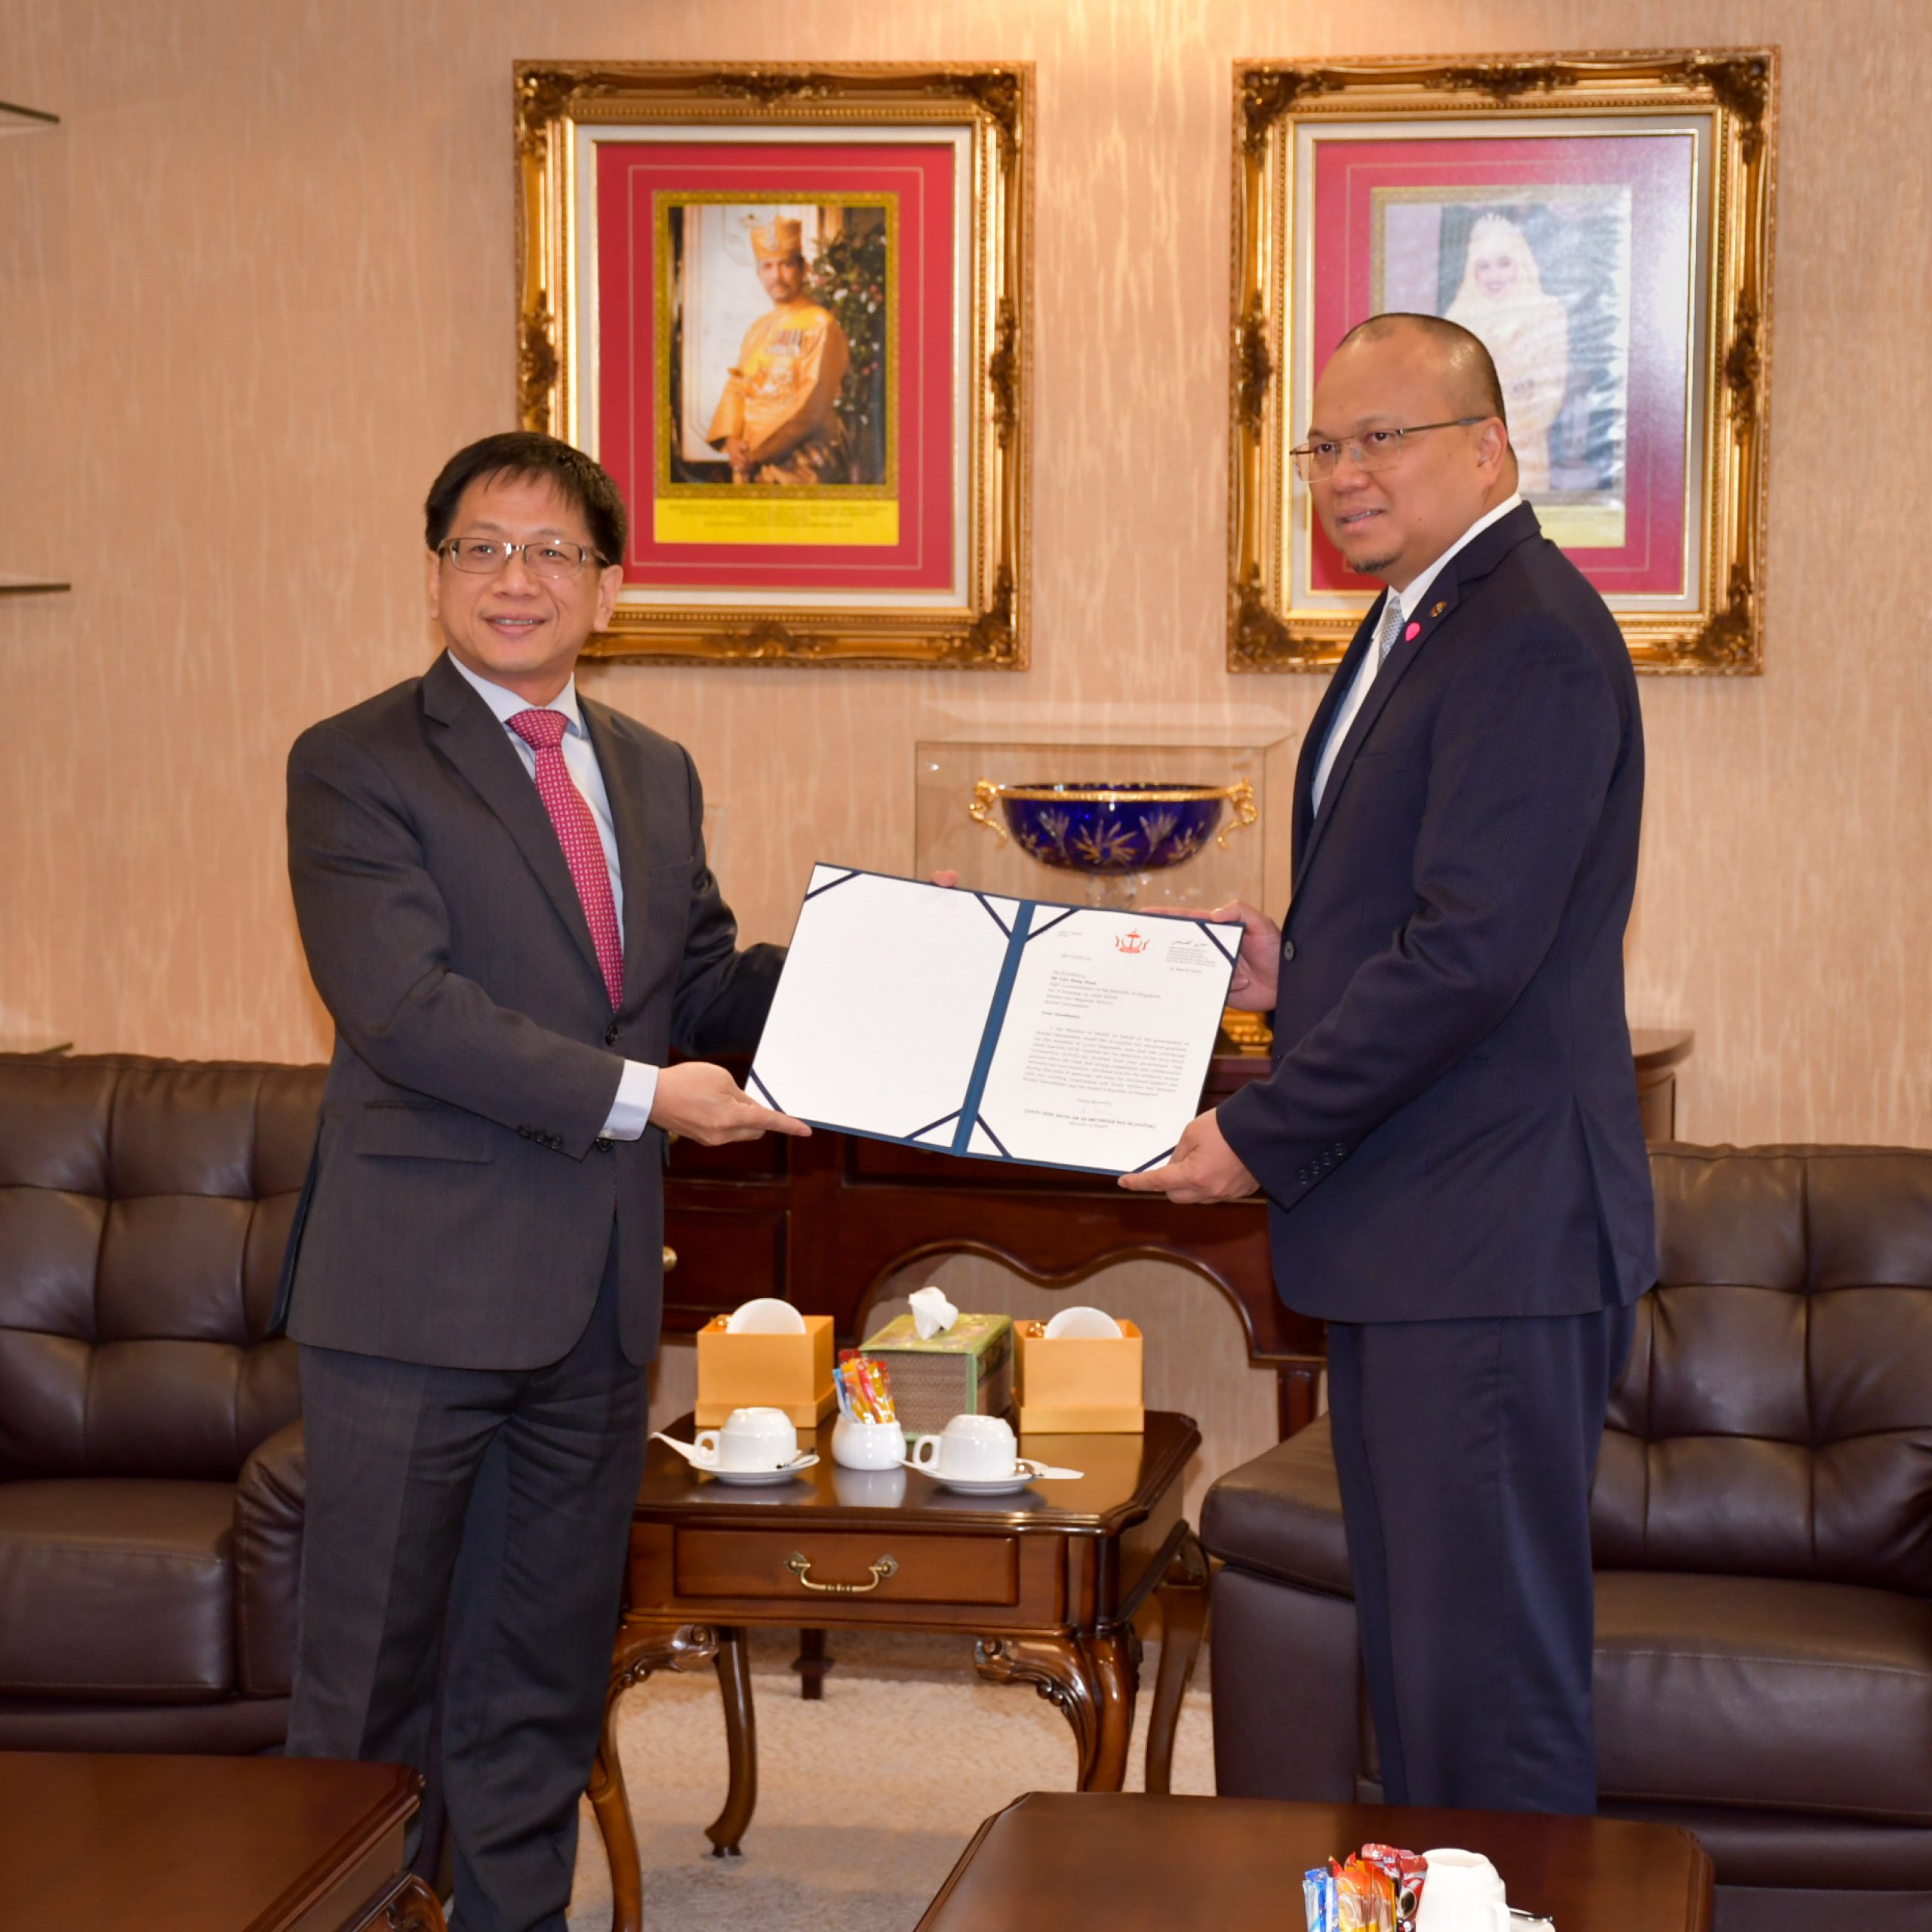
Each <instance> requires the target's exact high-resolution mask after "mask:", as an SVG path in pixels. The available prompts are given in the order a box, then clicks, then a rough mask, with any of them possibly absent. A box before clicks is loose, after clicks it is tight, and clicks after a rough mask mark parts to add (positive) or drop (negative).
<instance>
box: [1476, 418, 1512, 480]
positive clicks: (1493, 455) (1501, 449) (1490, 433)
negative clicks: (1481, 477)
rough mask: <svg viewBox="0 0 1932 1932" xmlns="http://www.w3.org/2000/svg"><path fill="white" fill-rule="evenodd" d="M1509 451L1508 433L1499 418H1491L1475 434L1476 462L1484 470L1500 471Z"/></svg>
mask: <svg viewBox="0 0 1932 1932" xmlns="http://www.w3.org/2000/svg"><path fill="white" fill-rule="evenodd" d="M1507 454H1509V431H1508V430H1507V429H1505V428H1504V427H1503V420H1502V418H1501V417H1497V416H1492V417H1490V418H1489V420H1487V422H1486V423H1484V424H1483V425H1482V426H1481V429H1478V431H1477V432H1476V460H1477V461H1478V463H1481V465H1482V466H1483V467H1484V469H1500V468H1501V466H1502V465H1503V460H1504V458H1505V457H1506V456H1507Z"/></svg>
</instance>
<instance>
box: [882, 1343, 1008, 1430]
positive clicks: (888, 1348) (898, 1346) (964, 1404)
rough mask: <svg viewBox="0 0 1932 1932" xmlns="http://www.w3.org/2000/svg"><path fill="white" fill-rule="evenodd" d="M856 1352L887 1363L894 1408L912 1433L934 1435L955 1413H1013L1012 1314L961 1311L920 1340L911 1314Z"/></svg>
mask: <svg viewBox="0 0 1932 1932" xmlns="http://www.w3.org/2000/svg"><path fill="white" fill-rule="evenodd" d="M859 1352H860V1354H861V1355H870V1356H872V1357H874V1358H876V1359H877V1360H878V1361H882V1362H883V1363H884V1364H885V1372H886V1376H887V1379H888V1380H889V1381H890V1383H891V1385H892V1407H893V1412H894V1414H896V1415H897V1417H898V1418H899V1420H900V1422H901V1423H903V1425H904V1426H905V1429H906V1433H907V1434H908V1435H936V1434H937V1432H939V1431H940V1429H943V1428H945V1426H946V1424H947V1423H949V1422H950V1421H951V1420H952V1418H953V1417H955V1416H958V1415H982V1416H1007V1417H1011V1414H1012V1413H1013V1318H1012V1316H1011V1315H961V1316H960V1318H959V1319H958V1321H955V1323H954V1324H952V1327H950V1328H949V1329H948V1330H947V1331H946V1333H945V1334H943V1335H933V1336H930V1337H927V1338H926V1339H925V1340H923V1341H922V1340H921V1339H920V1337H919V1333H918V1329H917V1328H916V1327H915V1326H914V1324H913V1321H912V1316H911V1315H899V1316H897V1317H896V1318H894V1320H892V1321H888V1323H887V1324H885V1326H884V1327H883V1328H881V1329H880V1330H879V1331H878V1334H875V1335H871V1336H868V1337H866V1342H865V1345H864V1346H863V1347H862V1348H861V1349H860V1351H859Z"/></svg>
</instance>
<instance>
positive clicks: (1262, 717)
mask: <svg viewBox="0 0 1932 1932" xmlns="http://www.w3.org/2000/svg"><path fill="white" fill-rule="evenodd" d="M1697 36H1702V37H1703V38H1704V40H1705V41H1706V42H1707V43H1709V44H1712V45H1719V44H1735V43H1737V42H1743V41H1756V40H1767V41H1776V42H1780V43H1781V44H1782V45H1783V49H1784V54H1785V69H1784V75H1785V93H1784V110H1785V112H1784V120H1783V152H1782V155H1781V161H1780V192H1779V214H1778V220H1779V226H1778V246H1777V315H1776V330H1775V374H1774V390H1773V395H1774V405H1773V408H1774V427H1773V432H1772V435H1773V452H1774V454H1773V460H1772V466H1771V467H1772V491H1773V494H1772V506H1771V541H1770V571H1771V576H1770V604H1769V626H1770V644H1769V654H1768V663H1769V666H1770V669H1769V671H1768V672H1767V675H1765V676H1764V678H1762V679H1761V680H1760V681H1755V682H1737V683H1730V682H1718V681H1683V682H1673V683H1666V682H1660V681H1647V682H1646V684H1645V685H1644V712H1645V716H1646V719H1647V724H1648V728H1649V731H1650V734H1651V759H1652V762H1651V771H1652V774H1653V779H1652V791H1651V811H1650V816H1649V820H1648V824H1647V835H1646V849H1645V858H1644V873H1643V881H1642V887H1641V893H1640V895H1639V899H1638V911H1637V915H1636V920H1635V928H1634V931H1633V934H1632V943H1631V951H1630V957H1631V964H1632V1009H1633V1011H1634V1012H1635V1014H1636V1015H1637V1016H1638V1017H1639V1018H1640V1019H1648V1020H1671V1021H1682V1022H1685V1023H1690V1024H1692V1025H1694V1026H1696V1027H1697V1030H1698V1033H1699V1040H1700V1044H1699V1047H1698V1050H1697V1057H1696V1058H1695V1060H1694V1062H1693V1063H1692V1066H1691V1068H1690V1072H1689V1075H1688V1078H1687V1081H1686V1082H1685V1085H1684V1095H1683V1108H1682V1112H1681V1124H1682V1126H1683V1128H1684V1131H1687V1132H1688V1133H1690V1134H1693V1135H1694V1136H1697V1137H1706V1138H1718V1137H1736V1138H1746V1139H1770V1138H1785V1137H1794V1138H1795V1137H1814V1136H1815V1137H1847V1138H1857V1139H1867V1138H1869V1139H1889V1140H1910V1141H1915V1142H1921V1143H1924V1142H1932V1094H1928V1088H1927V1073H1928V1071H1932V964H1928V961H1932V912H1928V906H1932V898H1928V896H1927V894H1926V893H1925V891H1924V888H1923V883H1922V881H1923V878H1924V872H1925V870H1926V863H1927V859H1928V857H1932V782H1929V781H1928V775H1927V748H1928V724H1927V710H1928V700H1929V699H1932V673H1928V669H1927V663H1928V651H1927V647H1928V644H1932V637H1928V626H1927V617H1926V614H1925V609H1924V583H1925V570H1924V559H1923V553H1922V549H1921V546H1920V545H1919V543H1917V542H1916V541H1915V539H1916V538H1917V537H1918V531H1919V528H1920V526H1921V523H1922V513H1921V507H1920V506H1921V491H1920V478H1921V474H1922V471H1923V468H1924V464H1923V460H1922V458H1921V451H1922V449H1923V448H1924V444H1925V438H1926V434H1927V430H1926V423H1927V420H1928V417H1927V413H1928V411H1932V382H1929V381H1928V377H1927V358H1926V357H1925V355H1924V352H1923V345H1924V327H1925V323H1924V318H1925V316H1926V315H1927V312H1932V208H1928V207H1927V183H1928V181H1932V121H1929V120H1928V118H1927V115H1926V114H1925V112H1924V102H1925V101H1926V100H1927V98H1928V97H1932V33H1928V29H1927V26H1926V25H1925V21H1924V11H1923V9H1922V7H1921V5H1920V4H1919V0H1844V4H1839V5H1832V6H1826V5H1822V4H1818V0H1587V4H1586V0H1521V4H1505V0H1455V4H1453V5H1451V4H1450V0H1385V4H1384V5H1383V6H1381V7H1380V8H1377V9H1374V10H1367V11H1361V10H1349V9H1342V8H1333V7H1330V6H1327V5H1315V4H1312V0H1269V3H1268V4H1260V0H1257V3H1256V4H1241V0H1115V4H1107V3H1106V0H1051V4H1050V3H1049V0H980V3H979V4H964V0H961V4H955V5H942V4H936V3H935V4H924V5H921V4H918V3H917V0H903V4H901V5H897V6H894V7H891V8H887V7H885V6H882V5H854V4H852V0H792V4H791V5H789V6H788V7H786V8H783V9H775V8H771V6H769V5H752V4H749V0H706V4H703V5H691V6H687V5H673V4H672V0H578V3H577V4H566V3H565V0H559V3H558V4H555V5H546V6H543V7H537V8H532V7H530V6H528V5H512V4H508V0H411V4H410V5H407V6H402V7H397V6H394V5H378V4H377V0H311V3H310V4H306V5H298V4H296V0H226V4H217V0H166V4H162V0H121V4H112V0H57V4H49V0H0V98H6V99H13V100H27V101H29V102H32V103H38V104H40V105H43V106H47V107H49V108H51V109H55V110H57V112H60V114H61V115H63V117H64V125H63V127H62V128H60V130H59V131H57V132H56V133H54V134H51V135H48V136H36V137H31V138H14V139H10V140H0V438H4V441H0V570H7V569H14V568H29V567H32V568H54V569H57V570H58V571H61V572H62V573H63V574H71V576H72V578H73V579H74V580H75V586H76V588H75V592H74V594H73V595H72V596H71V597H68V598H59V599H50V600H45V601H33V602H25V603H23V602H14V603H9V602H6V601H0V690H4V692H5V719H6V724H7V730H6V734H5V755H4V756H0V814H4V819H3V820H0V822H3V823H4V826H5V832H4V835H0V920H3V921H4V927H3V928H0V1035H6V1034H18V1033H20V1032H59V1033H61V1034H63V1035H71V1036H72V1038H74V1039H75V1040H76V1041H78V1043H79V1044H81V1045H82V1047H83V1048H108V1047H124V1048H142V1049H146V1050H149V1051H160V1052H168V1053H176V1054H245V1055H281V1056H290V1057H306V1056H309V1055H313V1054H320V1053H321V1052H322V1051H324V1050H325V1046H326V1043H327V1037H328V1036H327V1029H326V1023H325V1020H324V1017H323V1016H322V1015H321V1013H320V1012H319V1011H318V1008H317V1007H316V1005H315V1001H314V999H313V996H312V994H311V993H310V992H309V989H308V986H307V982H306V977H305V975H304V974H303V968H302V964H301V960H300V955H299V953H298V951H297V946H296V943H295V937H294V927H293V922H292V920H291V916H290V913H289V911H288V903H287V894H286V890H285V884H284V879H283V873H282V853H281V828H280V804H281V798H280V792H281V760H282V756H283V753H284V751H285V747H286V746H287V744H288V741H289V740H290V739H291V737H293V736H294V734H295V732H296V731H297V730H298V729H299V728H300V727H301V726H303V724H306V723H307V722H308V721H310V720H311V719H312V718H316V717H318V716H320V715H323V714H325V713H326V712H330V711H332V710H334V709H338V708H340V707H341V706H344V705H346V704H348V703H351V702H352V701H353V700H355V699H356V698H358V697H361V696H362V695H363V694H365V693H367V692H369V691H372V690H374V689H376V688H379V687H380V686H382V685H385V684H387V683H389V682H390V681H393V680H394V679H396V678H401V677H403V676H405V675H408V674H409V673H410V672H412V671H413V670H414V669H417V668H418V667H419V666H420V664H421V663H423V661H424V660H425V658H426V655H427V650H428V646H427V642H426V629H425V626H424V625H423V621H422V619H421V617H420V587H419V577H420V561H419V558H420V551H419V549H418V538H417V522H416V516H417V504H418V503H419V502H420V497H421V494H422V491H423V487H424V485H425V484H426V481H427V480H428V478H429V476H430V475H431V474H432V472H433V471H434V469H435V467H436V465H437V463H438V462H439V460H441V457H443V456H444V455H445V454H447V452H448V451H449V450H450V449H451V448H453V447H454V446H455V445H457V444H458V443H460V442H461V441H464V440H466V439H467V438H470V437H472V436H475V435H478V434H481V433H482V432H486V431H488V430H491V429H497V428H500V427H503V426H506V424H507V423H508V422H509V420H510V414H511V371H512V352H511V343H512V291H511V272H510V189H511V173H510V159H509V66H510V62H511V60H512V58H513V57H516V56H519V55H550V56H558V57H579V56H595V55H605V56H627V57H676V58H703V57H750V56H757V57H769V58H773V59H784V58H801V57H832V56H857V57H867V56H870V57H895V58H918V57H931V56H946V57H971V56H992V57H1028V58H1031V59H1032V60H1035V61H1036V62H1037V63H1038V70H1039V71H1038V82H1039V93H1038V98H1039V107H1040V115H1039V143H1038V162H1039V172H1038V262H1039V275H1038V316H1037V320H1038V333H1037V337H1036V343H1037V358H1036V365H1035V366H1036V372H1037V377H1038V386H1037V390H1036V397H1037V402H1036V408H1037V416H1036V423H1037V429H1038V452H1039V455H1038V469H1037V482H1036V495H1035V516H1034V530H1035V565H1034V569H1035V596H1034V613H1035V632H1034V640H1033V660H1034V666H1035V668H1034V669H1033V670H1032V672H1031V673H1030V674H1029V675H1026V676H1024V677H1019V678H962V677H960V676H957V675H953V676H943V675H938V674H935V673H916V674H912V675H888V674H881V673H869V672H859V673H851V672H815V673H805V674H799V673H795V672H778V671H768V672H749V673H747V672H725V671H718V670H700V669H654V668H641V667H640V668H632V669H614V670H608V671H602V672H595V673H593V674H592V675H591V676H590V677H589V679H588V680H587V681H588V683H589V685H591V687H592V688H594V689H595V691H596V692H597V693H598V695H600V696H602V697H606V698H608V699H609V700H611V701H613V702H614V703H617V704H618V705H620V706H623V707H624V708H626V709H629V710H632V711H634V712H637V713H638V715H641V716H644V717H645V718H649V719H650V720H651V721H652V722H654V723H655V724H658V725H659V726H660V727H662V728H664V729H666V730H667V731H670V732H672V733H673V734H675V735H677V736H678V737H681V738H682V739H684V740H685V741H686V742H687V743H689V744H690V745H691V746H692V748H693V749H694V752H695V753H696V755H697V758H698V761H699V764H700V768H701V769H702V770H703V772H704V773H705V774H706V780H707V783H708V785H709V790H710V792H711V795H712V799H713V801H714V802H715V804H717V805H718V807H720V808H721V814H720V817H719V819H718V832H719V836H718V860H719V863H720V869H721V872H723V874H724V878H725V881H726V884H727V886H728V889H729V890H730V891H731V893H732V895H733V897H734V899H735V900H736V901H737V904H738V906H739V908H740V912H741V914H742V915H743V920H744V924H745V925H746V928H747V930H748V931H749V932H750V933H751V934H753V935H755V936H762V937H782V936H783V933H784V931H785V929H786V924H787V921H788V916H789V906H790V905H791V903H792V899H793V897H794V895H795V892H796V891H797V889H798V881H799V879H800V878H801V874H802V872H803V869H804V866H805V865H806V863H807V862H808V860H810V859H811V858H812V857H814V856H817V855H821V854H823V855H826V856H837V857H841V858H847V859H850V860H853V861H855V862H857V863H865V864H869V865H875V866H903V865H905V864H906V863H909V860H910V858H911V850H910V848H911V828H910V823H909V815H910V798H911V780H912V771H911V746H912V741H913V740H914V739H915V737H921V736H925V737H936V736H943V735H949V734H951V735H960V734H987V735H992V736H998V735H1001V732H1002V730H1003V728H1004V727H1005V726H1006V725H1008V724H1013V723H1016V722H1018V721H1021V720H1024V721H1026V722H1027V723H1029V724H1032V725H1035V726H1038V725H1041V724H1051V725H1054V726H1055V727H1057V728H1063V729H1066V730H1067V731H1069V733H1074V734H1078V735H1082V736H1100V735H1103V734H1108V733H1110V732H1118V733H1121V734H1126V735H1134V734H1137V733H1140V732H1143V731H1146V729H1147V728H1148V727H1149V724H1151V723H1152V722H1154V721H1156V720H1163V721H1177V720H1185V721H1193V722H1198V723H1205V724H1216V725H1219V726H1221V727H1223V728H1226V730H1227V731H1228V732H1229V735H1230V737H1233V738H1236V739H1239V740H1245V741H1249V742H1252V741H1254V740H1255V739H1257V738H1259V737H1267V736H1273V735H1275V734H1278V733H1279V732H1281V731H1297V730H1299V729H1300V727H1301V725H1302V724H1303V723H1304V722H1305V721H1306V718H1307V716H1308V715H1309V712H1311V711H1312V709H1313V706H1314V704H1315V700H1316V699H1317V697H1318V695H1319V685H1318V683H1317V682H1316V681H1312V680H1308V679H1298V678H1266V679H1263V678H1240V679H1236V678H1229V677H1228V676H1227V675H1226V674H1225V673H1224V672H1223V670H1222V669H1221V662H1222V603H1221V597H1222V590H1221V585H1222V571H1223V540H1224V538H1223V530H1224V523H1223V519H1224V514H1225V512H1224V497H1225V484H1224V452H1225V429H1224V413H1223V411H1224V405H1223V396H1224V387H1223V385H1224V382H1225V370H1226V364H1225V359H1224V358H1225V348H1224V320H1225V304H1226V282H1227V267H1226V248H1227V187H1226V179H1227V173H1228V168H1227V162H1226V151H1227V147H1228V141H1229V129H1228V100H1227V97H1228V92H1229V63H1230V62H1231V61H1232V60H1233V59H1234V58H1235V57H1236V56H1238V55H1262V54H1272V55H1277V56H1283V57H1287V56H1304V57H1305V56H1318V55H1322V54H1346V53H1352V54H1370V53H1398V52H1420V51H1467V52H1476V51H1485V52H1503V51H1531V50H1537V49H1543V48H1573V49H1574V48H1592V47H1615V46H1619V45H1621V46H1638V47H1641V46H1646V45H1650V46H1660V45H1687V44H1690V42H1692V41H1693V40H1694V38H1696V37H1697ZM1847 438H1849V439H1850V441H1849V444H1847Z"/></svg>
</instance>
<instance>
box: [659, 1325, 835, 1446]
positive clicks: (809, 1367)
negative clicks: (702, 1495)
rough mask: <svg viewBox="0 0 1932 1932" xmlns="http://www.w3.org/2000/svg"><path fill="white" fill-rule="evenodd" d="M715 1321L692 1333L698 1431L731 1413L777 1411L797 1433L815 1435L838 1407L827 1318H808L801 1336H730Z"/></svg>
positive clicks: (830, 1332) (715, 1423)
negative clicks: (806, 1431) (694, 1337)
mask: <svg viewBox="0 0 1932 1932" xmlns="http://www.w3.org/2000/svg"><path fill="white" fill-rule="evenodd" d="M729 1320H730V1317H729V1316H728V1315H718V1316H716V1317H715V1318H713V1319H712V1320H711V1321H707V1322H706V1324H704V1326H703V1327H702V1328H700V1330H699V1331H697V1407H696V1408H695V1409H694V1411H693V1414H694V1418H695V1420H696V1421H697V1426H698V1427H699V1428H700V1429H715V1428H717V1427H718V1425H719V1423H721V1422H723V1421H724V1419H725V1417H727V1416H728V1415H729V1414H731V1411H733V1410H734V1409H783V1411H785V1413H786V1416H787V1417H789V1418H790V1420H791V1421H792V1423H793V1424H794V1425H795V1426H796V1427H798V1428H799V1429H816V1428H817V1426H819V1424H820V1423H822V1422H823V1420H825V1419H826V1417H827V1416H829V1414H831V1413H832V1411H833V1410H834V1409H835V1408H836V1407H838V1397H837V1396H836V1395H835V1394H834V1393H833V1392H832V1317H831V1316H830V1315H807V1316H805V1317H804V1324H805V1332H804V1334H802V1335H734V1334H731V1333H730V1332H729V1331H728V1330H727V1328H726V1327H725V1325H724V1324H725V1323H726V1322H727V1321H729Z"/></svg>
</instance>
